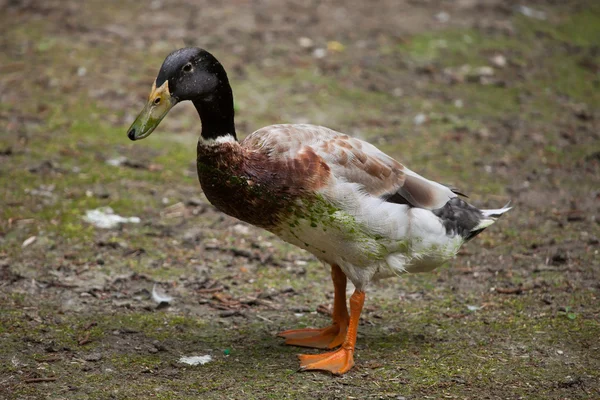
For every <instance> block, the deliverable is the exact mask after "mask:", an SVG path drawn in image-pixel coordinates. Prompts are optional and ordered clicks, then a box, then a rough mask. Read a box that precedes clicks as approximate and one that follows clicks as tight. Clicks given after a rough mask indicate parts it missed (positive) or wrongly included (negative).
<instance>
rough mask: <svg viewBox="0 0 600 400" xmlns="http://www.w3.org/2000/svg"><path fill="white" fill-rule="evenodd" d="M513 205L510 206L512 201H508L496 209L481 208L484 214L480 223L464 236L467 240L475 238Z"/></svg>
mask: <svg viewBox="0 0 600 400" xmlns="http://www.w3.org/2000/svg"><path fill="white" fill-rule="evenodd" d="M511 208H512V207H511V206H510V201H509V202H508V203H506V205H505V206H504V207H502V208H498V209H494V210H480V211H481V214H482V218H481V219H480V220H479V223H478V224H477V225H476V226H475V227H474V228H473V229H471V230H470V231H469V232H468V233H467V234H466V235H465V237H464V239H465V242H468V241H469V240H471V239H473V238H474V237H475V236H477V235H478V234H479V233H481V232H482V231H483V230H484V229H485V228H487V227H488V226H490V225H492V224H493V223H494V222H496V220H497V219H498V218H500V217H501V216H502V214H504V213H505V212H507V211H509V210H510V209H511Z"/></svg>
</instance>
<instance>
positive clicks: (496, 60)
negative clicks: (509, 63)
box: [490, 54, 506, 68]
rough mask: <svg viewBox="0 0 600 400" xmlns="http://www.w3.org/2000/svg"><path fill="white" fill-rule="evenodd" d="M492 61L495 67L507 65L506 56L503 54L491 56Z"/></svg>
mask: <svg viewBox="0 0 600 400" xmlns="http://www.w3.org/2000/svg"><path fill="white" fill-rule="evenodd" d="M490 62H491V63H492V65H494V67H498V68H504V67H506V57H504V56H503V55H502V54H496V55H494V56H493V57H492V58H490Z"/></svg>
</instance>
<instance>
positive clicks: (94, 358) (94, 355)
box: [83, 353, 102, 362]
mask: <svg viewBox="0 0 600 400" xmlns="http://www.w3.org/2000/svg"><path fill="white" fill-rule="evenodd" d="M83 359H84V360H85V361H92V362H95V361H100V360H102V354H101V353H90V354H86V355H85V356H83Z"/></svg>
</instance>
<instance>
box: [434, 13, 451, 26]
mask: <svg viewBox="0 0 600 400" xmlns="http://www.w3.org/2000/svg"><path fill="white" fill-rule="evenodd" d="M435 19H437V20H438V21H440V22H441V23H442V24H445V23H446V22H448V21H450V14H448V13H447V12H446V11H441V12H439V13H437V14H435Z"/></svg>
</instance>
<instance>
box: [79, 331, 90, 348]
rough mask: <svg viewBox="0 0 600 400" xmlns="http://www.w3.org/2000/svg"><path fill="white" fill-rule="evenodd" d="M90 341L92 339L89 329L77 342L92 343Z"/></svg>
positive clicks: (82, 343)
mask: <svg viewBox="0 0 600 400" xmlns="http://www.w3.org/2000/svg"><path fill="white" fill-rule="evenodd" d="M90 342H91V340H90V331H87V332H86V333H85V335H84V336H83V337H82V338H80V339H79V341H78V342H77V343H78V344H79V345H80V346H83V345H84V344H88V343H90Z"/></svg>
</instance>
